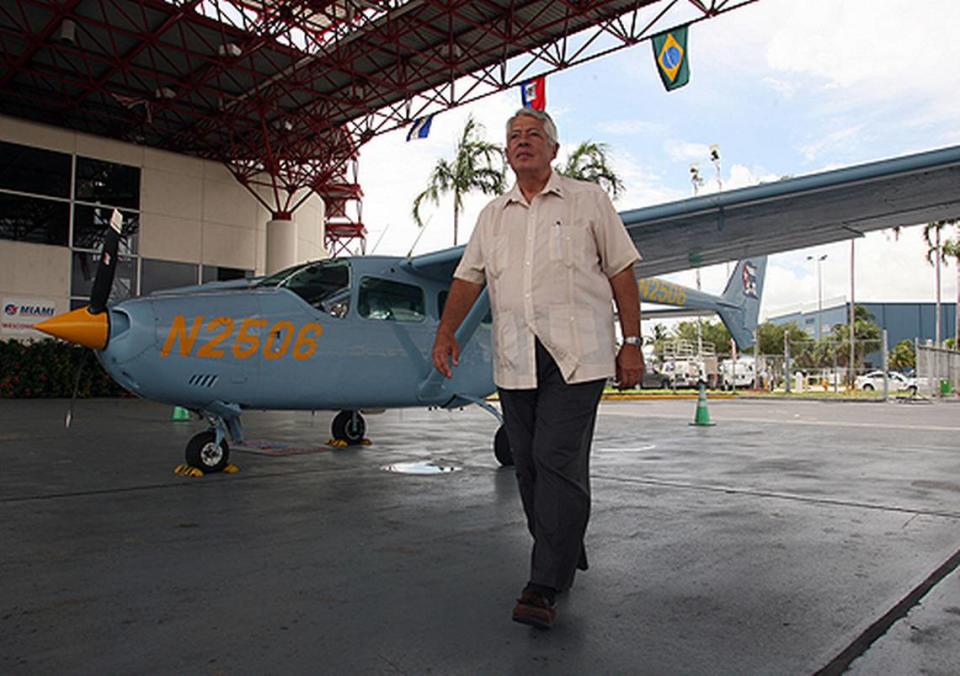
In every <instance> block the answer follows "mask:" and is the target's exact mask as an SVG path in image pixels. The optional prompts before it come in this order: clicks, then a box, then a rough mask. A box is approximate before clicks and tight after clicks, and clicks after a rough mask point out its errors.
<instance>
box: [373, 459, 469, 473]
mask: <svg viewBox="0 0 960 676" xmlns="http://www.w3.org/2000/svg"><path fill="white" fill-rule="evenodd" d="M380 469H382V470H383V471H384V472H393V473H395V474H418V475H431V474H452V473H453V472H458V471H460V470H461V469H463V468H462V467H457V466H456V465H450V464H447V463H444V462H437V461H435V460H420V461H418V462H395V463H393V464H392V465H384V466H382V467H381V468H380Z"/></svg>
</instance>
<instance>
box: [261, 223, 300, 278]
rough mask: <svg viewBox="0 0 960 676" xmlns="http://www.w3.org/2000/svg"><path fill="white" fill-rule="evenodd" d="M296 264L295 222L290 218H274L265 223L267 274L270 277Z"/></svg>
mask: <svg viewBox="0 0 960 676" xmlns="http://www.w3.org/2000/svg"><path fill="white" fill-rule="evenodd" d="M284 215H286V214H284ZM296 264H297V224H296V222H295V221H294V220H293V219H292V218H274V219H273V220H272V221H267V274H268V275H272V274H273V273H274V272H278V271H279V270H283V269H284V268H288V267H290V266H291V265H296Z"/></svg>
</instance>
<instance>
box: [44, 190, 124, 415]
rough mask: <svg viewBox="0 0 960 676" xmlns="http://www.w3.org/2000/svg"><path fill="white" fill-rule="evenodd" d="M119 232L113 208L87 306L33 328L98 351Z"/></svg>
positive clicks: (106, 328)
mask: <svg viewBox="0 0 960 676" xmlns="http://www.w3.org/2000/svg"><path fill="white" fill-rule="evenodd" d="M122 232H123V216H122V215H121V214H120V212H119V211H118V210H117V209H114V210H113V214H112V215H111V216H110V227H109V228H107V232H106V234H105V236H104V239H103V248H102V249H101V253H100V263H99V264H98V265H97V272H96V275H95V276H94V278H93V288H92V289H91V291H90V303H89V304H88V305H87V307H83V308H78V309H76V310H73V311H72V312H67V313H64V314H62V315H57V316H56V317H52V318H50V319H48V320H46V321H44V322H40V323H39V324H36V325H35V326H34V328H35V329H37V330H39V331H43V332H44V333H47V334H50V335H51V336H54V337H55V338H61V339H62V340H65V341H67V342H69V343H75V344H77V345H82V346H84V347H89V348H90V349H93V350H102V349H104V348H105V347H106V346H107V342H108V341H109V338H110V318H109V313H108V312H107V311H106V309H107V303H108V302H109V300H110V290H111V288H112V287H113V278H114V276H116V273H117V253H118V251H119V249H120V238H121V235H122ZM86 355H87V353H86V352H84V353H83V357H82V358H81V360H80V364H78V365H77V376H76V379H75V381H74V385H73V396H71V397H70V408H69V409H68V410H67V416H66V419H65V420H64V424H65V426H66V427H67V428H69V427H70V423H71V422H72V420H73V406H74V402H75V401H76V398H77V392H78V391H79V389H80V376H81V373H82V372H83V365H84V362H85V361H86Z"/></svg>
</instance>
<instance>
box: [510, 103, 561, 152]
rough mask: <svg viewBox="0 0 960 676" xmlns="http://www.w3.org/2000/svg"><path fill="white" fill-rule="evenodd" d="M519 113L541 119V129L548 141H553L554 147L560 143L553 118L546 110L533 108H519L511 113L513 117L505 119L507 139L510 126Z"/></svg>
mask: <svg viewBox="0 0 960 676" xmlns="http://www.w3.org/2000/svg"><path fill="white" fill-rule="evenodd" d="M521 115H526V116H527V117H532V118H534V119H536V120H541V121H542V122H543V130H544V131H545V132H546V133H547V138H548V139H550V142H551V143H553V146H554V147H555V148H556V147H557V146H559V145H560V141H558V140H557V125H555V124H554V123H553V118H552V117H550V116H549V115H548V114H547V113H546V112H544V111H542V110H534V109H533V108H521V109H520V110H518V111H517V112H515V113H514V114H513V117H511V118H510V119H509V120H507V140H508V141H509V140H510V127H512V126H513V123H514V122H515V121H516V119H517V118H518V117H520V116H521Z"/></svg>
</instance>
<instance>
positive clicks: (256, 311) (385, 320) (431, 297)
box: [35, 147, 960, 472]
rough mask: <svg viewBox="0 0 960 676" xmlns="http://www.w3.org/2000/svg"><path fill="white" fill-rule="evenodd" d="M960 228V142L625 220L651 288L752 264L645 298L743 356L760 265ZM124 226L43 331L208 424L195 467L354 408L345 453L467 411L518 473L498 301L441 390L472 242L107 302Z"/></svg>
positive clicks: (340, 426) (476, 313)
mask: <svg viewBox="0 0 960 676" xmlns="http://www.w3.org/2000/svg"><path fill="white" fill-rule="evenodd" d="M957 216H960V147H955V148H948V149H945V150H942V151H934V152H930V153H922V154H919V155H913V156H908V157H904V158H897V159H894V160H887V161H883V162H875V163H872V164H868V165H860V166H858V167H851V168H848V169H841V170H836V171H832V172H825V173H823V174H817V175H813V176H806V177H801V178H796V179H789V180H784V181H779V182H777V183H774V184H766V185H759V186H754V187H750V188H742V189H739V190H732V191H728V192H725V193H719V194H715V195H708V196H702V197H697V198H693V199H688V200H683V201H680V202H675V203H671V204H666V205H659V206H655V207H648V208H646V209H639V210H634V211H628V212H624V213H622V214H621V217H622V218H623V221H624V223H625V225H626V226H627V229H628V232H629V233H630V234H631V236H632V238H633V240H634V242H635V243H636V244H637V247H638V248H639V249H640V251H641V252H642V253H644V255H645V256H646V258H645V259H644V260H643V261H641V262H640V263H638V264H637V266H636V270H637V274H638V277H643V276H646V275H649V274H662V273H666V272H671V271H675V270H682V269H685V268H689V267H690V266H691V265H701V264H711V263H715V262H723V261H724V260H728V259H730V258H740V259H741V262H740V263H739V264H738V267H737V270H736V272H735V274H734V275H733V276H732V277H731V280H730V282H729V283H728V286H727V291H726V292H725V293H724V295H723V296H722V297H719V298H717V297H709V296H708V295H707V294H698V293H697V292H694V291H693V290H689V289H684V288H682V287H679V286H677V285H670V284H669V283H668V282H664V281H662V280H656V279H654V280H646V281H645V282H640V284H641V295H642V296H648V298H647V299H648V300H650V298H649V296H651V295H652V296H653V299H654V300H656V302H658V303H664V302H666V303H668V304H669V303H670V302H671V300H672V301H673V304H675V305H681V306H685V307H688V308H696V307H701V308H703V307H709V308H710V309H715V310H717V311H718V312H719V313H720V315H721V318H722V319H723V320H724V321H725V322H726V324H727V326H728V327H729V328H730V330H731V333H732V334H733V335H734V337H735V339H736V340H737V342H738V343H740V344H741V345H742V346H744V347H745V346H747V345H749V344H751V342H752V336H750V333H751V331H752V328H753V327H755V326H756V310H757V309H758V308H759V298H760V294H761V292H762V284H763V268H764V265H765V259H763V258H761V257H762V256H763V255H764V254H767V253H772V252H774V251H779V250H786V249H791V248H797V247H802V246H808V245H812V244H818V243H825V242H830V241H836V240H842V239H849V238H850V237H851V236H856V235H860V234H862V233H863V232H865V231H867V230H871V229H876V228H886V227H892V226H893V225H910V224H914V223H919V222H924V221H927V220H941V219H946V218H953V217H957ZM121 225H122V223H121V218H120V215H119V213H115V214H114V216H113V218H111V221H110V228H109V229H108V230H107V233H106V235H105V238H104V248H103V252H102V255H101V260H100V263H99V266H98V269H97V273H96V277H95V279H94V284H93V289H92V292H91V297H90V304H89V306H88V307H85V308H79V309H77V310H74V311H72V312H69V313H65V314H63V315H58V316H57V317H54V318H52V319H49V320H47V321H45V322H42V323H40V324H38V325H36V327H35V328H37V329H39V330H41V331H44V332H46V333H49V334H50V335H53V336H56V337H59V338H62V339H64V340H67V341H70V342H73V343H77V344H80V345H85V346H87V347H90V348H92V349H93V350H95V353H96V356H97V358H98V360H99V361H100V362H101V364H103V366H104V368H105V369H106V371H107V372H108V373H109V374H110V375H111V377H113V378H114V379H115V380H116V381H117V382H118V383H120V384H121V385H122V386H123V387H125V388H126V389H127V390H129V391H130V392H132V393H134V394H136V395H138V396H141V397H144V398H147V399H151V400H154V401H158V402H163V403H168V404H172V405H178V406H182V407H184V408H187V409H190V410H192V411H194V412H195V413H197V414H198V415H200V416H202V417H204V418H206V419H207V421H208V422H209V429H207V430H205V431H203V432H201V433H199V434H197V435H196V436H194V437H193V438H192V439H190V441H189V442H188V444H187V447H186V452H185V457H186V462H187V464H188V465H190V466H192V467H195V468H198V469H200V470H201V471H203V472H216V471H220V470H222V469H224V468H225V467H226V466H227V464H228V458H229V444H228V441H227V440H228V438H229V439H230V441H232V442H233V443H242V441H243V430H242V427H241V424H240V417H241V414H242V413H243V411H244V410H249V409H264V410H270V409H282V410H337V411H340V412H339V413H338V414H337V416H336V417H335V418H334V420H333V424H332V428H333V429H332V432H333V437H334V440H336V441H339V442H341V443H342V444H344V445H346V444H356V443H361V442H362V441H363V438H364V434H365V431H366V423H365V421H364V418H363V416H362V415H361V411H371V410H378V409H386V408H399V407H443V408H456V407H462V406H466V405H469V404H476V405H478V406H480V407H482V408H484V409H485V410H487V411H489V412H490V413H492V414H493V415H494V416H496V417H497V418H498V419H499V420H500V422H501V426H500V427H499V429H498V430H497V432H496V434H495V437H494V453H495V455H496V457H497V459H498V460H499V461H500V462H501V464H511V463H512V456H511V453H510V449H509V445H508V444H507V441H506V434H505V433H504V430H503V426H502V418H501V417H500V413H499V411H497V410H496V409H495V408H494V407H492V406H491V405H490V404H488V403H487V402H486V401H485V399H486V397H487V396H488V395H489V394H491V393H492V392H494V391H495V386H494V384H493V380H492V369H491V359H492V354H491V340H490V333H491V330H492V327H491V322H490V317H489V299H488V297H487V295H486V291H484V292H483V293H482V294H481V295H480V297H479V298H478V300H477V302H476V303H475V304H474V307H473V308H472V309H471V311H470V313H469V314H468V315H467V317H466V319H465V320H464V321H463V323H462V324H461V326H460V328H459V330H458V332H457V341H458V343H459V344H460V346H461V357H460V365H459V366H458V368H457V369H455V370H454V377H453V378H452V379H450V380H447V379H445V378H443V376H442V375H441V374H440V373H439V372H437V371H436V369H434V368H433V366H432V362H431V359H430V350H431V346H432V343H433V338H434V332H435V330H436V325H437V322H438V321H439V318H440V315H441V313H442V311H443V305H444V302H445V300H446V294H447V290H448V288H449V285H450V282H451V279H452V274H453V271H454V269H455V267H456V265H457V263H458V262H459V260H460V257H461V255H462V252H463V247H455V248H452V249H446V250H443V251H438V252H433V253H428V254H424V255H419V256H415V257H408V258H398V257H388V256H365V257H354V258H339V259H327V260H322V261H316V262H312V263H304V264H300V265H296V266H294V267H292V268H289V269H286V270H283V271H281V272H278V273H276V274H273V275H270V276H267V277H263V278H258V279H254V280H237V281H233V282H216V283H209V284H204V285H199V286H195V287H185V288H180V289H171V290H167V291H162V292H158V293H154V294H152V295H150V296H146V297H141V298H133V299H129V300H124V301H122V302H120V303H117V304H115V305H113V306H110V307H108V296H109V293H110V288H111V286H112V282H113V276H114V272H115V264H116V258H117V249H118V246H119V242H120V238H121V234H120V233H121ZM644 285H646V286H644ZM661 289H663V291H662V293H661ZM728 294H729V295H728ZM681 301H682V302H681ZM741 301H742V302H741ZM754 301H755V306H754Z"/></svg>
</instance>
